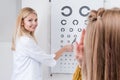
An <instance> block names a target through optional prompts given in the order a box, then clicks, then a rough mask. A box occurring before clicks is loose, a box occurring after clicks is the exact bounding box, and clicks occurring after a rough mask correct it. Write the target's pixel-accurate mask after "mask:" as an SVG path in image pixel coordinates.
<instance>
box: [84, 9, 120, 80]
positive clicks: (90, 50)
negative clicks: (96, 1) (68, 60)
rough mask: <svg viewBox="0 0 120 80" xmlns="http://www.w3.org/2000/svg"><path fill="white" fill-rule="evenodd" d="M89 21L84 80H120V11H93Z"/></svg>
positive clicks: (86, 37) (86, 35)
mask: <svg viewBox="0 0 120 80" xmlns="http://www.w3.org/2000/svg"><path fill="white" fill-rule="evenodd" d="M88 19H89V23H88V25H87V29H86V34H85V42H84V43H85V45H84V47H85V48H84V49H85V50H84V60H83V64H82V80H120V9H118V8H113V9H104V8H100V9H98V10H97V11H96V10H92V11H91V12H90V14H89V17H88Z"/></svg>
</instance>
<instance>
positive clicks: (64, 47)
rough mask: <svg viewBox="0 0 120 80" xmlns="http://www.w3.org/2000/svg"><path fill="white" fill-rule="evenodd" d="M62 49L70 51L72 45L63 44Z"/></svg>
mask: <svg viewBox="0 0 120 80" xmlns="http://www.w3.org/2000/svg"><path fill="white" fill-rule="evenodd" d="M63 49H64V50H65V52H72V51H73V46H72V45H71V44H70V45H65V46H63Z"/></svg>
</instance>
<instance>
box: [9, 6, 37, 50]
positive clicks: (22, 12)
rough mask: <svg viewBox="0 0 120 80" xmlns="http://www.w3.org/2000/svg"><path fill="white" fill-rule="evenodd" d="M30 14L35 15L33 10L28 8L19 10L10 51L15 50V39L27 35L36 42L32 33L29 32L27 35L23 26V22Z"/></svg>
mask: <svg viewBox="0 0 120 80" xmlns="http://www.w3.org/2000/svg"><path fill="white" fill-rule="evenodd" d="M31 13H34V14H35V15H37V13H36V12H35V10H33V9H32V8H30V7H24V8H22V9H21V10H20V13H19V15H18V17H17V20H16V29H15V33H14V35H13V38H12V46H11V50H15V42H16V38H19V37H20V36H23V35H27V36H29V37H31V38H33V39H34V40H35V41H36V39H35V36H34V32H31V33H29V34H28V31H27V30H26V29H25V28H24V26H23V20H24V19H25V18H26V17H27V16H28V15H29V14H31Z"/></svg>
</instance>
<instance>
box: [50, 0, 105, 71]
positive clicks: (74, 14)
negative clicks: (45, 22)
mask: <svg viewBox="0 0 120 80" xmlns="http://www.w3.org/2000/svg"><path fill="white" fill-rule="evenodd" d="M103 6H104V0H52V1H51V53H55V52H56V51H57V50H59V49H60V48H61V47H63V46H64V45H66V44H72V42H74V41H77V42H79V40H80V36H81V31H82V30H83V28H85V27H86V23H87V16H88V14H89V12H90V10H91V9H96V10H97V9H98V8H100V7H103ZM76 66H77V61H76V60H75V55H74V53H73V52H66V53H65V54H63V55H62V56H61V58H60V59H59V60H58V61H57V65H56V66H55V67H52V68H51V73H73V72H74V70H75V68H76Z"/></svg>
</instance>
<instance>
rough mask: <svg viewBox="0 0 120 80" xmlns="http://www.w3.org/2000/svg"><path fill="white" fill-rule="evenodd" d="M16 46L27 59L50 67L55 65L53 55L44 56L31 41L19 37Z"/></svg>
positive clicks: (43, 52) (27, 38)
mask: <svg viewBox="0 0 120 80" xmlns="http://www.w3.org/2000/svg"><path fill="white" fill-rule="evenodd" d="M18 44H19V50H20V51H22V53H24V54H25V55H27V56H28V57H30V58H32V59H34V60H36V61H38V62H40V63H42V64H45V65H48V66H51V67H52V66H54V65H55V64H56V60H55V59H54V57H55V54H52V55H49V54H46V53H45V51H43V50H42V49H40V47H39V46H38V44H36V42H35V41H34V40H33V39H31V38H29V37H21V38H20V40H19V43H18Z"/></svg>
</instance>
